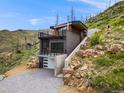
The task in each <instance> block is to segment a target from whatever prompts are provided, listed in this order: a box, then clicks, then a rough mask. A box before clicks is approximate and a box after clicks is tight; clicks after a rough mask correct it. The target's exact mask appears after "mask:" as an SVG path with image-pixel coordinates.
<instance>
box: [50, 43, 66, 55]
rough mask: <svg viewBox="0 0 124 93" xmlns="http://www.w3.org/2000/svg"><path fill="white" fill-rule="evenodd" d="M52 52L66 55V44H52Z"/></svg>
mask: <svg viewBox="0 0 124 93" xmlns="http://www.w3.org/2000/svg"><path fill="white" fill-rule="evenodd" d="M51 52H52V53H64V43H63V42H55V43H51Z"/></svg>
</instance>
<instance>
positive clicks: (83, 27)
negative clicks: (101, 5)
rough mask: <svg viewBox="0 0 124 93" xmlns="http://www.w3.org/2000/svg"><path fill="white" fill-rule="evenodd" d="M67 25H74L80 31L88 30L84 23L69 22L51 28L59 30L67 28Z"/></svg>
mask: <svg viewBox="0 0 124 93" xmlns="http://www.w3.org/2000/svg"><path fill="white" fill-rule="evenodd" d="M67 25H72V26H73V27H75V28H78V29H80V30H87V29H88V28H87V26H86V25H85V24H84V23H82V22H81V21H69V22H67V23H63V24H59V25H56V26H51V27H50V28H51V29H59V28H63V27H66V26H67Z"/></svg>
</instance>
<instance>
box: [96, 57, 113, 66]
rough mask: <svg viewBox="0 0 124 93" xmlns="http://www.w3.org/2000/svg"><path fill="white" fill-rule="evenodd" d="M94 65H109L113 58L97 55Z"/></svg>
mask: <svg viewBox="0 0 124 93" xmlns="http://www.w3.org/2000/svg"><path fill="white" fill-rule="evenodd" d="M95 63H96V66H97V67H102V66H111V65H112V64H113V63H114V60H113V59H110V58H108V57H106V56H105V57H99V58H97V59H96V60H95Z"/></svg>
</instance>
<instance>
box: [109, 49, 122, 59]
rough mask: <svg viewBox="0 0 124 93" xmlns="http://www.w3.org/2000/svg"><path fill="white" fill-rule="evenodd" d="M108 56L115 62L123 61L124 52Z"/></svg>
mask: <svg viewBox="0 0 124 93" xmlns="http://www.w3.org/2000/svg"><path fill="white" fill-rule="evenodd" d="M108 56H109V57H110V58H112V59H114V60H121V59H124V52H123V51H122V52H118V53H116V54H109V55H108Z"/></svg>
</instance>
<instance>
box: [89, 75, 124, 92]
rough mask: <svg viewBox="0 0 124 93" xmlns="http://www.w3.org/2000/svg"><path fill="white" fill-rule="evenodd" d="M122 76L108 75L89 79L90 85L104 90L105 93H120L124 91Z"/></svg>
mask: <svg viewBox="0 0 124 93" xmlns="http://www.w3.org/2000/svg"><path fill="white" fill-rule="evenodd" d="M123 77H124V74H119V75H116V74H108V75H105V76H96V77H95V78H92V79H91V85H92V86H95V87H97V88H102V89H104V91H105V93H120V91H121V90H124V79H123Z"/></svg>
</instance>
